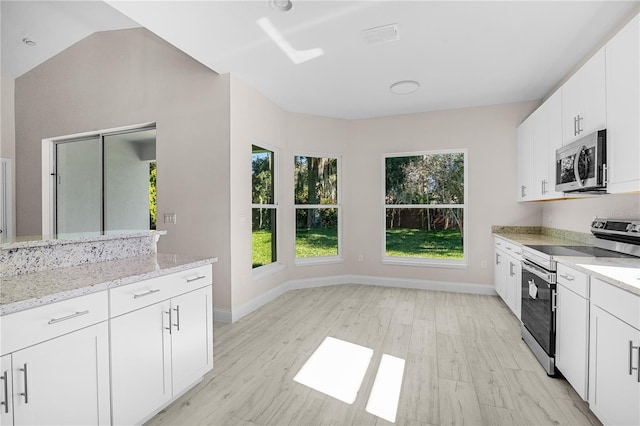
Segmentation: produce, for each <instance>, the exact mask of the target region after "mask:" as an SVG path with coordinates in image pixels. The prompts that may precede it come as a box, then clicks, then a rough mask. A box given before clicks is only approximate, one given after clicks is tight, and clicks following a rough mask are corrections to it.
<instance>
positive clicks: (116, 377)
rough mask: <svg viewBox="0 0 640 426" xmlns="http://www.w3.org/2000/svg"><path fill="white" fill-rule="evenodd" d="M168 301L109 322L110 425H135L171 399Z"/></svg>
mask: <svg viewBox="0 0 640 426" xmlns="http://www.w3.org/2000/svg"><path fill="white" fill-rule="evenodd" d="M169 309H170V303H169V301H168V300H167V301H164V302H159V303H156V304H154V305H151V306H147V307H145V308H142V309H139V310H137V311H133V312H129V313H127V314H124V315H121V316H119V317H116V318H113V319H112V320H111V385H112V410H113V424H115V425H124V424H128V425H129V424H135V423H139V422H140V421H142V420H144V419H145V418H146V417H148V416H149V415H151V414H154V413H155V412H156V411H157V409H158V408H159V407H161V406H162V405H164V404H165V403H166V402H167V401H169V399H171V396H172V394H171V361H170V356H171V347H170V345H171V336H170V334H169V314H168V313H169Z"/></svg>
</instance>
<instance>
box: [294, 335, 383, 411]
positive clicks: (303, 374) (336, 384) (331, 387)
mask: <svg viewBox="0 0 640 426" xmlns="http://www.w3.org/2000/svg"><path fill="white" fill-rule="evenodd" d="M372 356H373V349H370V348H366V347H364V346H360V345H356V344H354V343H349V342H346V341H344V340H340V339H336V338H333V337H326V338H325V339H324V341H323V342H322V343H321V344H320V346H319V347H318V349H316V351H315V352H314V353H313V354H312V355H311V357H310V358H309V359H308V360H307V362H306V363H305V364H304V365H303V366H302V368H301V369H300V371H299V372H298V374H296V376H295V377H294V378H293V380H295V381H296V382H298V383H300V384H302V385H305V386H308V387H310V388H312V389H315V390H317V391H319V392H322V393H324V394H326V395H329V396H331V397H333V398H336V399H338V400H340V401H342V402H345V403H347V404H353V402H354V401H355V400H356V397H357V396H358V390H360V385H361V384H362V380H363V379H364V375H365V373H366V372H367V368H368V367H369V363H370V362H371V357H372Z"/></svg>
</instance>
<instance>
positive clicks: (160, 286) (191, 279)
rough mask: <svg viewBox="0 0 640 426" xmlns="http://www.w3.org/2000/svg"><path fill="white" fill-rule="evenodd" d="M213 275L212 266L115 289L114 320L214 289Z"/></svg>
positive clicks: (112, 297) (111, 295)
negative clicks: (137, 310)
mask: <svg viewBox="0 0 640 426" xmlns="http://www.w3.org/2000/svg"><path fill="white" fill-rule="evenodd" d="M212 275H213V270H212V267H211V265H205V266H200V267H198V268H192V269H187V270H185V271H180V272H174V273H172V274H168V275H164V276H161V277H157V278H151V279H149V280H144V281H140V282H137V283H134V284H129V285H124V286H122V287H117V288H112V289H111V290H109V300H110V307H111V317H116V316H118V315H122V314H125V313H127V312H131V311H134V310H136V309H140V308H144V307H145V306H149V305H152V304H154V303H157V302H160V301H162V300H167V299H170V298H172V297H175V296H178V295H180V294H183V293H186V292H188V291H191V290H195V289H198V288H201V287H205V286H207V285H211V284H212V283H213V280H212V279H213V277H212Z"/></svg>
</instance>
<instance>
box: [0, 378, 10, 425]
mask: <svg viewBox="0 0 640 426" xmlns="http://www.w3.org/2000/svg"><path fill="white" fill-rule="evenodd" d="M0 380H2V382H3V383H2V387H3V388H4V400H3V401H2V402H0V405H4V413H5V414H7V413H8V412H9V381H8V380H9V377H7V371H6V370H5V372H4V373H2V376H0Z"/></svg>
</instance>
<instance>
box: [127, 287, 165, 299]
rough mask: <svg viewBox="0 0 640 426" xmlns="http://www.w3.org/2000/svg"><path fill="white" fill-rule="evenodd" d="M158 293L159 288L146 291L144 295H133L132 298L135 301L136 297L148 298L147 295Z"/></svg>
mask: <svg viewBox="0 0 640 426" xmlns="http://www.w3.org/2000/svg"><path fill="white" fill-rule="evenodd" d="M159 291H160V289H159V288H156V289H153V290H149V291H146V292H144V293H140V294H134V295H133V298H134V299H137V298H138V297H144V296H148V295H150V294H153V293H157V292H159Z"/></svg>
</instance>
